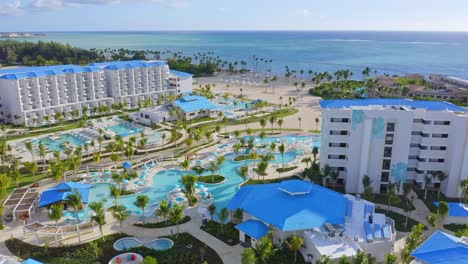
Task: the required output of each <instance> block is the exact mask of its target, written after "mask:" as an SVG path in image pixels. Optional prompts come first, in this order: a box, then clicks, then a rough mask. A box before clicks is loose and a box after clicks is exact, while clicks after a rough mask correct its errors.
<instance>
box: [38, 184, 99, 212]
mask: <svg viewBox="0 0 468 264" xmlns="http://www.w3.org/2000/svg"><path fill="white" fill-rule="evenodd" d="M90 188H91V185H90V184H84V183H76V182H65V183H61V184H59V185H57V186H55V187H52V188H50V189H48V190H47V191H45V192H43V193H42V195H41V199H40V200H39V204H38V207H43V206H47V205H50V204H54V203H57V202H60V201H65V200H66V199H67V197H68V195H69V194H71V193H74V192H78V193H79V194H80V196H81V199H82V200H83V203H88V196H89V189H90Z"/></svg>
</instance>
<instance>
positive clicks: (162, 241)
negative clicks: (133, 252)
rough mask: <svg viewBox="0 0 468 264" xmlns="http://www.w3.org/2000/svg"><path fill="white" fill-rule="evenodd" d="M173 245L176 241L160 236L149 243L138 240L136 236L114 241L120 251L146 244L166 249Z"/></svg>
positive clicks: (158, 248) (150, 246)
mask: <svg viewBox="0 0 468 264" xmlns="http://www.w3.org/2000/svg"><path fill="white" fill-rule="evenodd" d="M173 245H174V241H172V240H170V239H168V238H158V239H155V240H153V241H151V242H149V243H142V242H140V241H138V240H137V239H136V238H133V237H126V238H122V239H119V240H117V241H116V242H115V243H114V249H116V250H118V251H122V250H125V249H131V248H136V247H141V246H145V247H148V248H152V249H155V250H166V249H169V248H171V247H172V246H173Z"/></svg>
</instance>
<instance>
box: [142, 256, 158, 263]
mask: <svg viewBox="0 0 468 264" xmlns="http://www.w3.org/2000/svg"><path fill="white" fill-rule="evenodd" d="M143 264H158V260H157V259H155V258H153V257H152V256H146V257H145V258H144V259H143Z"/></svg>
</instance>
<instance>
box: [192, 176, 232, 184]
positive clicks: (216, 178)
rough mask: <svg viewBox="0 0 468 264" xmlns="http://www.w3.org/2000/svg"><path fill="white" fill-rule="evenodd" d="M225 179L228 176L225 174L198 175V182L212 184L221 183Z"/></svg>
mask: <svg viewBox="0 0 468 264" xmlns="http://www.w3.org/2000/svg"><path fill="white" fill-rule="evenodd" d="M225 180H226V178H225V177H224V176H222V175H206V176H199V177H197V181H198V182H202V183H211V184H214V183H221V182H223V181H225Z"/></svg>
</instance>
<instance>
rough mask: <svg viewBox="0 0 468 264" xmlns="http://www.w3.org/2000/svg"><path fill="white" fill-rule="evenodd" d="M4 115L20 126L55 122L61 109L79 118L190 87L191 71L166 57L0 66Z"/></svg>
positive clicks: (1, 111)
mask: <svg viewBox="0 0 468 264" xmlns="http://www.w3.org/2000/svg"><path fill="white" fill-rule="evenodd" d="M0 89H1V98H0V118H1V119H3V120H4V121H5V122H10V123H13V124H15V125H22V124H24V125H26V126H37V125H44V124H45V123H48V122H56V121H57V120H55V115H56V113H58V112H60V113H65V118H66V119H73V118H79V117H81V116H82V114H83V113H82V110H83V108H84V107H85V108H87V109H89V110H92V109H95V108H97V107H99V106H108V107H111V105H112V104H114V103H124V104H126V105H128V107H130V108H132V107H137V106H138V103H139V102H142V101H145V100H157V99H159V98H161V97H166V98H167V96H169V94H174V95H176V94H178V93H183V92H188V91H191V89H192V76H191V75H190V74H186V73H182V72H178V71H173V72H171V71H169V66H168V65H167V64H165V63H164V62H162V61H122V62H106V63H93V64H90V65H89V66H76V65H57V66H45V67H22V68H13V69H5V70H0Z"/></svg>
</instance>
